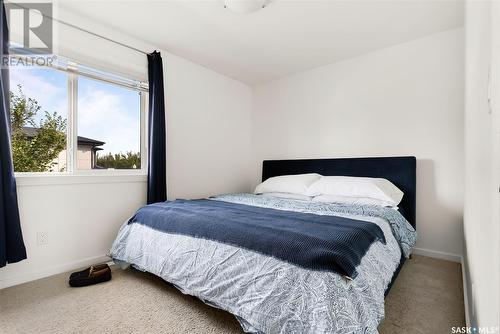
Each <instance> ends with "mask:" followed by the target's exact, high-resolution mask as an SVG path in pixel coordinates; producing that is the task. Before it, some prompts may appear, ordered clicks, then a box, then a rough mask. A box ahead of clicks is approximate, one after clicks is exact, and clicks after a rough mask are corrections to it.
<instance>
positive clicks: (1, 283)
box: [0, 255, 110, 289]
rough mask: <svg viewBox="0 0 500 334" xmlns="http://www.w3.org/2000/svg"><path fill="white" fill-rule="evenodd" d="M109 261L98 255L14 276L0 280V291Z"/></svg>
mask: <svg viewBox="0 0 500 334" xmlns="http://www.w3.org/2000/svg"><path fill="white" fill-rule="evenodd" d="M109 260H110V258H109V256H107V255H100V256H95V257H90V258H86V259H83V260H79V261H74V262H70V263H65V264H61V265H57V266H52V267H49V268H46V269H44V270H41V271H33V272H30V273H25V274H21V275H15V276H11V277H6V278H2V279H0V289H4V288H8V287H10V286H14V285H18V284H22V283H26V282H31V281H34V280H37V279H40V278H44V277H48V276H52V275H57V274H61V273H64V272H67V271H70V270H75V269H79V268H82V267H87V266H90V265H92V264H95V263H102V262H108V261H109Z"/></svg>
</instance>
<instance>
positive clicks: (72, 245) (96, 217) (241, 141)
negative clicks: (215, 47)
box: [0, 11, 252, 288]
mask: <svg viewBox="0 0 500 334" xmlns="http://www.w3.org/2000/svg"><path fill="white" fill-rule="evenodd" d="M58 15H59V18H62V19H63V20H66V21H69V22H72V23H73V24H76V25H79V26H81V27H84V28H86V29H89V30H91V31H98V32H99V33H100V34H103V35H105V36H108V37H111V38H113V39H115V40H119V41H122V42H124V43H127V44H129V45H133V46H135V47H138V48H141V49H143V50H145V51H153V49H154V46H151V45H147V44H145V43H143V42H141V41H137V40H132V39H130V38H128V37H127V36H123V35H122V34H120V33H119V32H116V31H113V30H110V29H108V28H106V27H102V26H96V25H95V24H94V23H92V22H90V24H91V25H90V26H89V21H86V20H82V19H81V18H79V17H75V16H73V15H71V13H65V12H62V11H59V12H58ZM56 31H57V37H56V42H57V43H58V45H57V48H56V50H57V53H58V54H59V55H63V56H65V57H68V58H71V59H74V60H77V61H80V62H82V63H84V64H88V65H92V66H97V67H99V68H102V69H106V70H109V71H114V72H117V73H122V74H125V75H128V76H131V77H134V78H137V79H142V80H145V79H147V59H146V56H145V55H143V54H140V53H137V52H135V51H131V50H128V49H126V48H123V47H121V46H117V45H114V44H112V43H110V42H107V41H103V40H100V39H98V38H96V37H93V36H90V35H88V34H86V33H82V32H79V31H78V30H74V29H73V28H67V27H65V26H61V25H58V26H57V28H56ZM162 56H163V61H164V70H165V74H164V78H165V83H166V87H165V88H166V90H165V91H166V105H167V124H168V127H167V150H168V156H167V168H168V170H167V183H168V196H169V197H170V198H176V197H185V198H186V197H187V198H192V197H201V196H205V195H208V194H214V193H225V192H238V191H248V189H249V186H250V183H251V176H250V175H251V163H250V161H251V160H250V152H251V148H250V139H251V125H250V111H251V110H250V106H251V94H252V90H251V88H250V87H248V86H246V85H244V84H242V83H240V82H237V81H235V80H233V79H230V78H227V77H225V76H222V75H220V74H218V73H215V72H214V71H211V70H209V69H206V68H204V67H202V66H199V65H197V64H194V63H192V62H189V61H187V60H183V59H181V58H179V57H176V56H174V55H172V54H169V53H168V52H166V51H162ZM18 191H19V205H20V214H21V220H22V222H21V224H22V228H23V234H24V240H25V243H26V247H27V252H28V259H27V260H26V261H22V262H20V263H16V264H11V265H8V266H7V267H5V268H1V269H0V288H2V287H6V286H10V285H13V284H18V283H21V282H24V281H28V280H32V279H36V278H39V277H43V276H47V275H51V274H55V273H58V272H63V271H68V270H73V269H76V268H78V267H82V266H86V265H88V264H91V263H95V262H98V261H103V260H104V259H105V257H104V256H105V255H106V253H107V252H108V250H109V248H110V246H111V243H112V241H113V240H114V237H115V236H116V232H117V231H118V229H119V227H120V225H121V224H122V223H123V222H124V221H125V220H126V219H127V218H128V217H129V216H130V215H131V214H132V213H133V212H134V211H135V210H136V209H137V208H139V207H140V206H142V205H143V204H144V203H145V200H146V183H145V176H120V177H104V178H102V177H97V178H96V177H65V178H57V177H50V178H19V179H18ZM37 232H46V233H47V235H48V244H47V245H44V246H38V245H37V240H36V235H37Z"/></svg>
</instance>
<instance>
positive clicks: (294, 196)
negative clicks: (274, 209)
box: [261, 193, 312, 201]
mask: <svg viewBox="0 0 500 334" xmlns="http://www.w3.org/2000/svg"><path fill="white" fill-rule="evenodd" d="M261 196H270V197H279V198H287V199H295V200H300V201H310V200H311V199H312V197H311V196H306V195H301V194H289V193H264V194H261Z"/></svg>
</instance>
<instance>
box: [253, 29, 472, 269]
mask: <svg viewBox="0 0 500 334" xmlns="http://www.w3.org/2000/svg"><path fill="white" fill-rule="evenodd" d="M463 108H464V106H463V29H456V30H450V31H445V32H442V33H439V34H435V35H431V36H428V37H425V38H422V39H418V40H415V41H411V42H408V43H404V44H399V45H396V46H393V47H389V48H386V49H382V50H379V51H376V52H372V53H369V54H366V55H363V56H360V57H357V58H353V59H349V60H346V61H341V62H337V63H334V64H331V65H328V66H324V67H320V68H317V69H313V70H310V71H306V72H301V73H298V74H295V75H291V76H288V77H285V78H283V79H280V80H277V81H274V82H271V83H268V84H264V85H260V86H257V87H256V88H255V89H254V100H253V142H254V166H255V170H256V171H257V172H255V174H254V183H256V182H257V181H258V178H259V175H260V171H261V164H262V160H264V159H282V158H283V159H287V158H329V157H361V156H395V155H415V156H416V157H417V159H418V162H417V231H418V233H419V238H418V242H417V247H418V248H422V249H428V250H432V251H438V252H444V253H449V254H454V255H457V256H454V255H451V256H450V255H449V254H439V253H437V254H436V253H434V254H433V255H438V256H439V255H443V256H444V257H446V258H450V259H454V260H458V259H459V258H460V257H459V256H460V255H461V253H462V204H463V199H462V197H463Z"/></svg>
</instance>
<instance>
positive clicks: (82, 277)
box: [69, 263, 111, 287]
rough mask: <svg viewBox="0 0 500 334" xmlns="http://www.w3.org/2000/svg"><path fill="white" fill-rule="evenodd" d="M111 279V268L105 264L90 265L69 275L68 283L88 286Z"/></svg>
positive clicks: (75, 285) (73, 285) (76, 285)
mask: <svg viewBox="0 0 500 334" xmlns="http://www.w3.org/2000/svg"><path fill="white" fill-rule="evenodd" d="M110 279H111V268H109V266H108V265H107V264H105V263H104V264H98V265H95V266H90V267H89V268H87V269H84V270H82V271H77V272H74V273H72V274H71V276H70V277H69V285H70V286H72V287H81V286H88V285H93V284H97V283H102V282H107V281H109V280H110Z"/></svg>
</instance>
